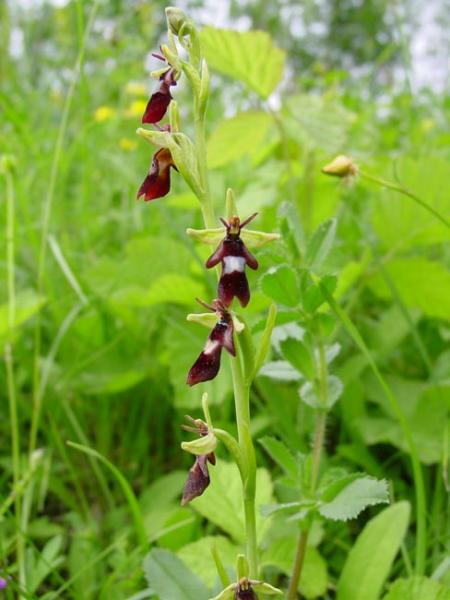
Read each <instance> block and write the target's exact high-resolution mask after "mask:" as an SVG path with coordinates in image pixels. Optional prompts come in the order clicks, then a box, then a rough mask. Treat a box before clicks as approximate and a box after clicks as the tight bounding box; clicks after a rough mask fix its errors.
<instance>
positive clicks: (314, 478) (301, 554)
mask: <svg viewBox="0 0 450 600" xmlns="http://www.w3.org/2000/svg"><path fill="white" fill-rule="evenodd" d="M317 346H318V351H319V365H318V369H317V371H318V373H317V375H318V391H319V397H320V404H321V408H319V409H317V410H316V428H315V431H314V441H313V447H312V465H311V483H310V491H311V494H314V492H315V491H316V489H317V483H318V481H319V473H320V459H321V457H322V449H323V442H324V438H325V430H326V424H327V414H328V412H327V403H328V369H327V361H326V356H325V348H324V345H323V342H322V340H321V339H320V338H318V342H317ZM311 524H312V521H310V522H309V523H308V524H307V525H306V526H305V527H304V528H303V529H302V530H301V531H300V534H299V537H298V542H297V551H296V553H295V561H294V568H293V570H292V577H291V581H290V583H289V590H288V596H287V597H288V600H295V598H296V597H297V588H298V582H299V581H300V576H301V574H302V569H303V563H304V562H305V554H306V548H307V544H308V535H309V531H310V529H311Z"/></svg>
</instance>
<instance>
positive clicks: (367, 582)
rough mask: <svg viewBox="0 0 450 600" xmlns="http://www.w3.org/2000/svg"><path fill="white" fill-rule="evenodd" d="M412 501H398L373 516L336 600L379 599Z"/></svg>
mask: <svg viewBox="0 0 450 600" xmlns="http://www.w3.org/2000/svg"><path fill="white" fill-rule="evenodd" d="M409 513H410V505H409V502H398V503H397V504H394V505H393V506H390V507H389V508H386V509H385V510H383V512H381V513H380V514H379V515H377V516H376V517H374V518H373V519H371V520H370V521H369V522H368V523H367V525H366V526H365V527H364V529H363V531H362V533H361V534H360V535H359V537H358V539H357V540H356V543H355V544H354V546H353V547H352V549H351V550H350V552H349V554H348V557H347V560H346V562H345V565H344V568H343V570H342V573H341V577H340V579H339V582H338V586H337V600H377V599H378V597H379V595H380V591H381V588H382V587H383V583H384V582H385V580H386V578H387V576H388V575H389V571H390V569H391V566H392V563H393V561H394V558H395V556H396V554H397V552H398V551H399V549H400V544H401V543H402V540H403V538H404V536H405V533H406V530H407V527H408V522H409Z"/></svg>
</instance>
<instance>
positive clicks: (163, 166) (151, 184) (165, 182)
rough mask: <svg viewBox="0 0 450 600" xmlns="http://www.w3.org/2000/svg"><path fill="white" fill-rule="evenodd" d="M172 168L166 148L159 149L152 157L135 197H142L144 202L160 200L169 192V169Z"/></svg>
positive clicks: (170, 157)
mask: <svg viewBox="0 0 450 600" xmlns="http://www.w3.org/2000/svg"><path fill="white" fill-rule="evenodd" d="M172 166H174V164H173V162H172V156H171V154H170V152H169V150H168V149H167V148H161V150H158V152H157V153H156V154H155V155H154V156H153V160H152V165H151V167H150V170H149V172H148V175H147V177H146V178H145V179H144V181H143V182H142V185H141V187H140V188H139V191H138V193H137V197H138V198H140V197H141V196H144V200H145V201H147V202H148V201H150V200H156V198H162V197H163V196H165V195H166V194H167V193H168V192H169V191H170V167H172Z"/></svg>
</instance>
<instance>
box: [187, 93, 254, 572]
mask: <svg viewBox="0 0 450 600" xmlns="http://www.w3.org/2000/svg"><path fill="white" fill-rule="evenodd" d="M194 111H195V143H196V149H197V156H198V169H199V174H200V182H201V187H202V191H203V194H202V197H200V198H199V200H200V205H201V209H202V215H203V221H204V224H205V227H207V228H212V227H216V225H217V223H216V218H215V215H214V207H213V203H212V198H211V191H210V187H209V180H208V168H207V155H206V134H205V119H204V115H203V113H202V112H201V111H200V108H199V106H198V102H197V100H196V101H195V103H194ZM236 342H237V343H236V349H237V356H236V357H235V358H231V371H232V376H233V389H234V402H235V409H236V423H237V429H238V440H239V447H240V450H241V454H242V457H243V463H244V469H245V476H243V472H244V469H242V468H240V469H239V470H240V472H241V479H242V484H243V488H244V515H245V534H246V553H247V560H248V563H249V570H250V577H257V575H258V555H257V547H258V546H257V537H256V511H255V493H256V459H255V449H254V446H253V442H252V438H251V435H250V385H249V384H248V383H246V378H245V377H244V373H243V370H242V364H241V354H242V348H241V347H240V344H239V340H238V339H236ZM246 350H247V351H248V348H247V349H246ZM247 358H248V357H247Z"/></svg>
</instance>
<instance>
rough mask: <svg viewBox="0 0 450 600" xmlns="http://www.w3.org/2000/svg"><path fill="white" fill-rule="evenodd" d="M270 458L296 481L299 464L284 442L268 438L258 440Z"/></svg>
mask: <svg viewBox="0 0 450 600" xmlns="http://www.w3.org/2000/svg"><path fill="white" fill-rule="evenodd" d="M258 442H259V443H260V444H261V446H262V447H263V448H264V450H265V451H266V452H267V454H269V456H270V457H271V458H272V459H273V460H274V461H275V462H276V463H278V465H279V466H280V467H281V468H282V469H283V471H284V472H285V473H286V475H289V477H291V478H292V479H296V478H297V475H298V468H297V462H296V460H295V457H294V456H293V455H292V453H291V451H290V450H289V449H288V448H286V446H285V445H284V444H283V442H280V440H277V439H276V438H274V437H270V436H266V437H263V438H261V439H259V440H258Z"/></svg>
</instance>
